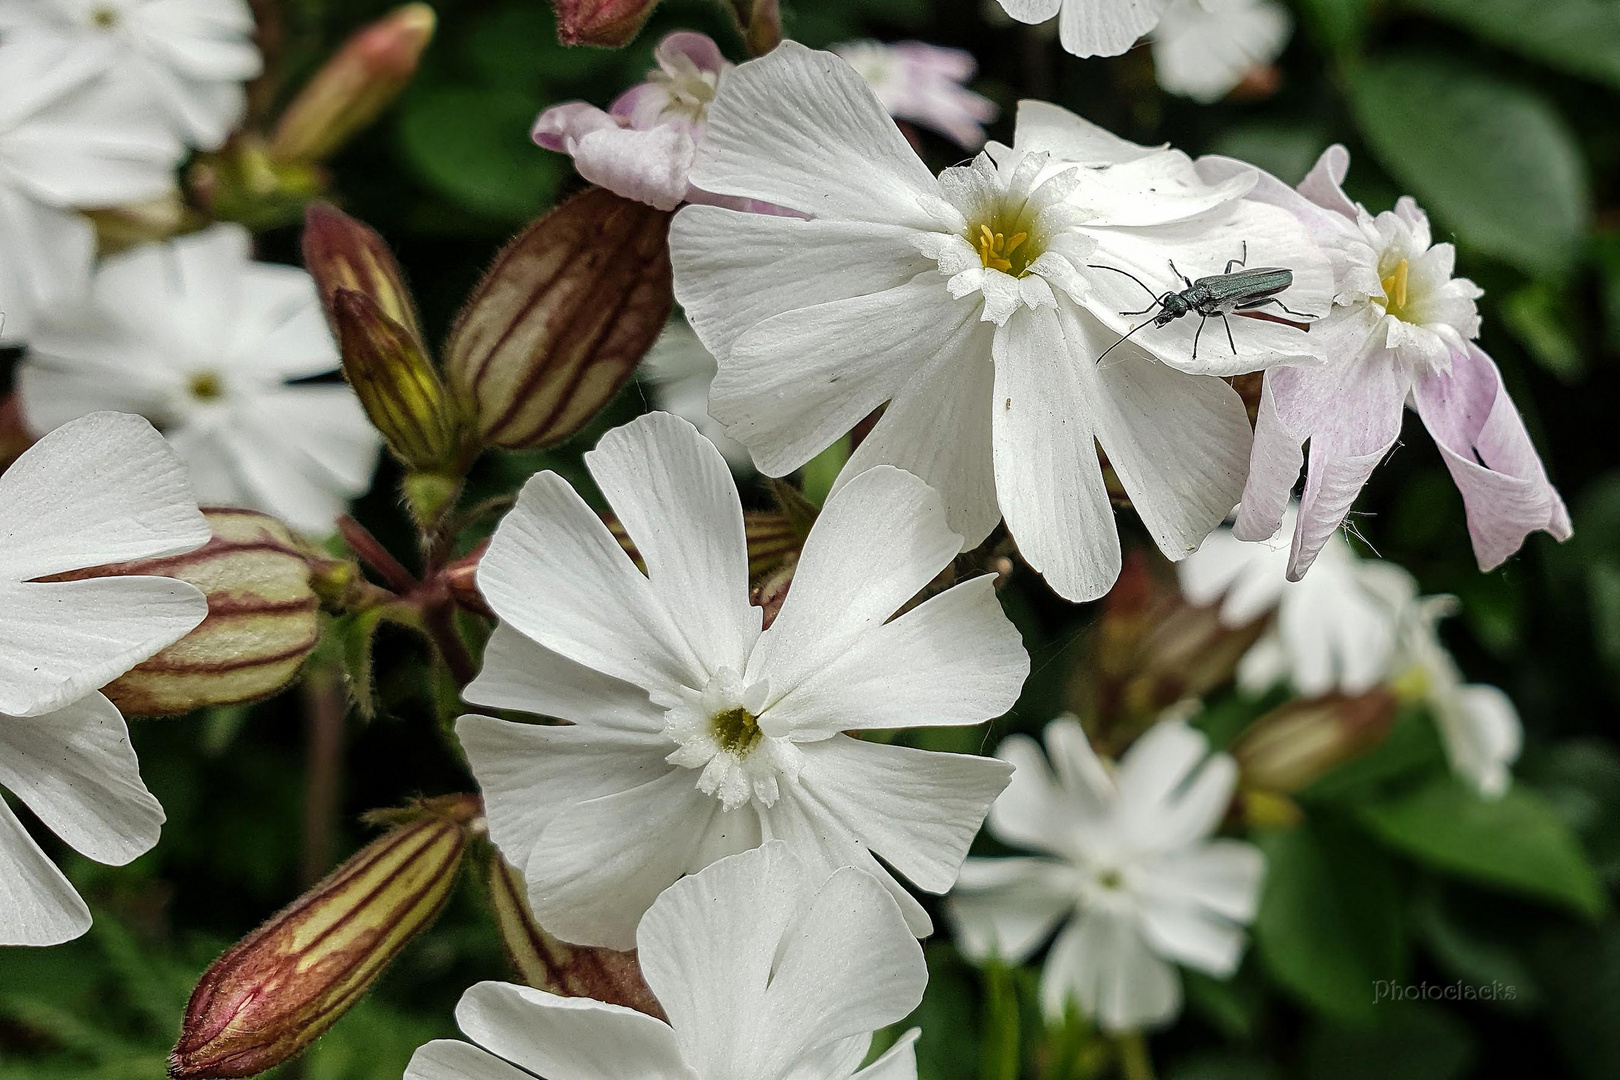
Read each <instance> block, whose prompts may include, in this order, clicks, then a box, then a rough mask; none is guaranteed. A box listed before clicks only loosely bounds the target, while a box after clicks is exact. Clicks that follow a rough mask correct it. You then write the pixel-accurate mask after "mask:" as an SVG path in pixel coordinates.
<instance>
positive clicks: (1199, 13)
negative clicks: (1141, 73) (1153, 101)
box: [1153, 0, 1293, 104]
mask: <svg viewBox="0 0 1620 1080" xmlns="http://www.w3.org/2000/svg"><path fill="white" fill-rule="evenodd" d="M1292 32H1293V20H1292V19H1290V18H1289V16H1288V11H1287V9H1286V8H1284V7H1283V6H1282V5H1280V4H1276V3H1271V2H1268V0H1244V2H1231V0H1228V2H1226V3H1221V4H1205V3H1204V2H1203V0H1174V2H1172V3H1171V4H1170V6H1169V7H1167V8H1166V9H1165V11H1164V17H1163V19H1161V20H1160V22H1159V25H1158V28H1157V29H1156V30H1155V31H1154V33H1153V68H1154V73H1155V74H1156V75H1157V76H1158V81H1159V85H1160V86H1161V87H1163V88H1164V89H1165V90H1168V91H1169V92H1170V93H1172V94H1181V95H1182V96H1184V97H1190V98H1192V99H1193V100H1195V101H1200V102H1204V103H1206V104H1208V103H1210V102H1214V101H1219V100H1220V99H1221V98H1223V97H1225V96H1226V95H1227V93H1229V92H1230V91H1231V90H1232V88H1233V87H1235V86H1237V85H1238V84H1239V83H1240V82H1242V81H1243V78H1244V76H1245V75H1247V74H1248V73H1249V72H1250V71H1252V70H1254V69H1255V68H1257V67H1261V66H1263V65H1266V64H1270V63H1271V62H1272V61H1274V60H1276V59H1277V57H1278V56H1280V55H1281V54H1282V51H1283V47H1284V46H1285V45H1287V44H1288V38H1289V35H1290V34H1291V33H1292Z"/></svg>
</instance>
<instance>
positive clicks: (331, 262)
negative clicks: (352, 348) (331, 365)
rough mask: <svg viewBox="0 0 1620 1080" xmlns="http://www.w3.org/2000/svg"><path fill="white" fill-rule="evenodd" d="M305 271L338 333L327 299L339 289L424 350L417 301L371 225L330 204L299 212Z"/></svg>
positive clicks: (384, 242) (390, 254)
mask: <svg viewBox="0 0 1620 1080" xmlns="http://www.w3.org/2000/svg"><path fill="white" fill-rule="evenodd" d="M303 244H304V269H306V270H308V271H309V272H310V275H311V276H312V277H314V278H315V285H316V287H317V288H318V289H319V290H320V294H321V303H322V304H324V305H325V306H326V313H327V319H328V321H330V322H331V323H332V329H333V331H334V332H337V329H338V327H337V322H336V319H335V316H334V314H333V310H332V300H333V297H334V296H335V295H336V294H337V292H338V290H339V289H352V290H353V291H355V292H357V293H362V294H363V295H365V296H367V297H369V298H370V299H371V301H372V302H373V303H375V304H376V305H377V309H378V310H379V311H381V312H382V313H383V314H384V315H386V316H387V317H388V318H390V319H392V320H393V321H394V322H396V323H398V324H399V325H400V326H402V327H403V328H404V329H405V331H406V332H407V333H409V334H410V336H411V337H412V338H414V339H415V340H416V342H417V344H418V345H419V346H421V348H422V349H423V351H424V352H425V351H426V345H425V344H424V342H425V340H426V339H424V338H423V336H422V323H421V320H420V319H419V318H418V317H417V314H416V301H415V300H414V299H412V297H411V290H410V287H409V286H407V285H406V284H405V274H404V272H403V271H401V270H400V268H399V261H398V260H397V259H395V258H394V253H393V251H392V250H391V249H390V248H389V247H388V243H387V241H385V240H384V239H383V238H382V237H381V236H380V235H379V234H378V233H377V231H376V230H375V229H373V228H371V227H370V226H369V225H366V224H365V223H363V222H361V221H359V220H357V219H355V218H352V217H350V216H349V215H348V214H345V213H344V212H343V211H341V210H339V209H338V208H337V207H335V206H333V205H332V204H331V203H316V204H314V205H313V206H311V207H310V208H309V209H308V210H306V211H305V212H304V241H303Z"/></svg>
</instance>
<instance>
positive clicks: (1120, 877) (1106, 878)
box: [1097, 870, 1125, 892]
mask: <svg viewBox="0 0 1620 1080" xmlns="http://www.w3.org/2000/svg"><path fill="white" fill-rule="evenodd" d="M1097 884H1098V885H1099V886H1101V887H1102V888H1104V889H1107V890H1109V891H1110V892H1114V891H1117V890H1119V889H1123V888H1124V887H1125V875H1124V874H1122V873H1120V872H1119V871H1118V870H1104V871H1103V872H1102V873H1100V874H1098V875H1097Z"/></svg>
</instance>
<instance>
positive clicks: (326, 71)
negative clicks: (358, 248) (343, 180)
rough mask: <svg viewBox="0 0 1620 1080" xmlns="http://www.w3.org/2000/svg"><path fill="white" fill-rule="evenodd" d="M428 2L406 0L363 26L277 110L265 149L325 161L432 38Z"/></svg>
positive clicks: (400, 86) (287, 157) (396, 85)
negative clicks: (418, 2)
mask: <svg viewBox="0 0 1620 1080" xmlns="http://www.w3.org/2000/svg"><path fill="white" fill-rule="evenodd" d="M435 25H436V18H435V16H434V14H433V8H431V7H430V6H428V5H427V4H406V5H405V6H403V7H399V8H395V9H394V10H393V11H392V12H390V13H389V14H388V15H385V16H383V17H382V18H381V19H379V20H377V21H376V22H374V23H372V24H370V25H369V26H366V27H363V28H362V29H361V30H360V31H359V32H357V33H356V34H355V35H354V36H353V37H351V38H349V40H348V41H346V42H344V43H343V45H342V46H341V47H339V49H338V51H337V52H336V53H334V54H333V55H332V58H331V59H330V60H328V61H327V62H326V64H325V66H324V67H322V68H321V69H320V70H319V71H317V72H316V73H315V77H314V78H312V79H311V80H310V81H309V83H308V84H307V85H306V86H305V87H304V89H303V90H302V91H300V92H299V94H298V96H297V97H296V98H294V99H293V101H292V104H290V105H288V106H287V110H286V111H285V112H284V113H282V114H281V119H280V120H279V121H278V122H277V124H276V129H275V131H274V132H273V133H272V134H271V136H270V143H269V147H268V150H269V153H270V156H271V157H272V158H274V159H275V160H277V161H282V162H299V163H311V162H318V161H323V160H325V159H326V158H327V157H329V156H330V155H331V154H332V153H333V151H335V150H337V149H338V148H339V147H341V146H342V145H343V144H344V143H346V142H348V141H349V139H351V138H352V137H353V136H354V135H355V134H356V133H357V132H359V131H360V130H361V129H363V128H365V127H367V126H368V125H370V124H371V122H372V121H373V120H375V119H377V117H378V116H379V115H380V114H381V113H382V111H383V110H384V109H386V108H388V106H389V105H391V104H393V101H394V99H395V98H397V97H398V96H399V95H400V92H401V91H403V90H404V89H405V87H406V86H407V85H408V84H409V83H410V81H411V79H412V77H413V76H415V74H416V67H417V64H418V63H420V62H421V59H422V53H423V51H424V50H426V49H427V47H428V42H430V41H432V40H433V31H434V28H435Z"/></svg>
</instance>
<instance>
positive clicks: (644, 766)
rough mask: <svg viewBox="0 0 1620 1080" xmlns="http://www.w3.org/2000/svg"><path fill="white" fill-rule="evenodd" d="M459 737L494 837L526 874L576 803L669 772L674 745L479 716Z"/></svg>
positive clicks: (655, 738)
mask: <svg viewBox="0 0 1620 1080" xmlns="http://www.w3.org/2000/svg"><path fill="white" fill-rule="evenodd" d="M456 737H457V738H458V739H459V740H460V741H461V747H462V749H463V750H464V751H466V754H467V763H468V766H469V767H470V768H471V769H472V773H473V776H474V778H476V779H477V781H478V788H479V790H480V791H481V792H482V793H483V796H484V809H485V812H486V815H487V816H488V819H489V835H490V839H491V840H493V841H494V842H495V846H496V847H498V848H500V849H501V854H503V855H505V856H506V861H507V862H509V863H511V864H512V865H513V866H514V867H516V868H517V869H518V870H520V871H526V870H527V869H528V866H529V857H530V855H531V854H532V853H533V851H534V849H535V845H536V844H538V843H539V841H540V835H541V834H542V833H543V832H544V831H545V830H546V828H547V826H549V825H550V824H551V823H552V821H553V820H555V819H556V818H557V817H558V816H559V815H560V814H562V813H563V812H565V811H566V810H568V809H569V808H570V807H571V806H574V805H575V804H576V803H581V802H584V801H586V800H587V799H595V798H599V797H601V796H604V795H612V794H615V793H617V792H621V791H629V790H631V789H633V788H637V787H640V786H641V785H643V784H645V783H648V782H649V781H652V780H656V779H658V778H659V777H662V776H664V775H665V774H666V773H668V772H669V771H670V769H669V766H668V765H667V764H666V763H665V761H664V758H665V757H666V756H667V755H668V753H669V740H668V739H665V738H663V737H662V736H661V735H659V734H657V733H656V732H645V733H633V732H627V731H624V730H622V729H616V728H609V727H603V726H601V725H589V726H585V725H573V724H564V725H549V724H517V723H513V722H512V721H510V720H496V719H494V718H492V717H488V716H476V715H472V716H463V717H462V718H461V719H460V720H458V721H457V722H456Z"/></svg>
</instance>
